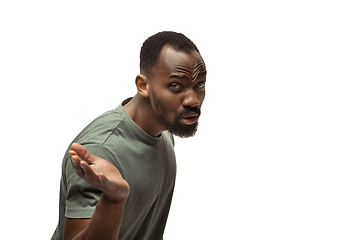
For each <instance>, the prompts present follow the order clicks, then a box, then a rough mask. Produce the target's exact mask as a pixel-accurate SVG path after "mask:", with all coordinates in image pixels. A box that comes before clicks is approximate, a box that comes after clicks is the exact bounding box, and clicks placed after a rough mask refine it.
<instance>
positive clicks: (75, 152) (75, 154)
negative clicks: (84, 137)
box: [69, 143, 130, 202]
mask: <svg viewBox="0 0 360 240" xmlns="http://www.w3.org/2000/svg"><path fill="white" fill-rule="evenodd" d="M71 149H72V150H70V151H69V154H70V156H71V159H72V164H73V167H74V169H75V171H76V173H77V174H78V175H79V176H80V177H81V178H82V179H84V180H85V181H86V182H87V183H89V184H90V185H92V186H93V187H95V188H97V189H99V190H100V191H102V192H103V195H105V197H106V198H108V200H110V201H114V202H117V201H123V200H126V199H127V197H128V195H129V193H130V187H129V184H128V183H127V182H126V181H125V180H124V179H123V178H122V176H121V174H120V172H119V170H118V169H117V168H116V167H115V166H114V165H112V164H111V163H110V162H108V161H106V160H105V159H102V158H99V157H97V156H95V155H93V154H91V153H90V152H89V151H88V150H87V149H86V148H85V147H83V146H82V145H80V144H78V143H73V144H72V145H71Z"/></svg>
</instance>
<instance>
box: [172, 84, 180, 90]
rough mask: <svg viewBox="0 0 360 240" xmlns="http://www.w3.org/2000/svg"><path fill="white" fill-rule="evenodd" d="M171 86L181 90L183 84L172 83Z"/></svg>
mask: <svg viewBox="0 0 360 240" xmlns="http://www.w3.org/2000/svg"><path fill="white" fill-rule="evenodd" d="M170 87H171V88H172V89H173V90H180V89H181V84H179V83H172V84H171V85H170Z"/></svg>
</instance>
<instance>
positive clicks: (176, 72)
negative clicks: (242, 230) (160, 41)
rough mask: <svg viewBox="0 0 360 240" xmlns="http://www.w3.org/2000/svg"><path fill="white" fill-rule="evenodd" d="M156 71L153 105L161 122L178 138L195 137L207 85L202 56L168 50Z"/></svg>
mask: <svg viewBox="0 0 360 240" xmlns="http://www.w3.org/2000/svg"><path fill="white" fill-rule="evenodd" d="M152 70H153V71H152V72H153V74H152V76H151V83H150V88H151V90H150V101H151V105H152V108H153V111H154V114H155V116H156V118H157V120H158V121H160V122H161V123H162V124H163V125H164V126H165V127H166V129H167V130H168V131H169V132H171V133H173V134H174V135H176V136H179V137H184V138H185V137H191V136H193V135H195V133H196V130H197V125H198V118H199V116H200V108H201V105H202V103H203V101H204V98H205V82H206V68H205V63H204V61H203V59H202V58H201V56H200V54H199V53H197V52H196V51H193V52H191V53H185V52H182V51H176V50H174V49H173V48H171V47H170V46H165V47H164V48H163V49H162V51H161V53H160V58H159V60H158V62H157V64H155V66H154V67H153V69H152Z"/></svg>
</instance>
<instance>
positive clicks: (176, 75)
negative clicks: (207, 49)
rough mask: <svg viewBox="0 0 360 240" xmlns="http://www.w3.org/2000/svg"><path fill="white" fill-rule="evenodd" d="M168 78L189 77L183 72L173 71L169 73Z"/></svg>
mask: <svg viewBox="0 0 360 240" xmlns="http://www.w3.org/2000/svg"><path fill="white" fill-rule="evenodd" d="M170 78H177V79H185V78H189V77H188V76H186V75H185V74H181V73H174V74H171V75H170Z"/></svg>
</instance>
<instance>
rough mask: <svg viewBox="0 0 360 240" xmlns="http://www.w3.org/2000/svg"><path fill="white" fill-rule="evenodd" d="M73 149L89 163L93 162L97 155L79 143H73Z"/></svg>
mask: <svg viewBox="0 0 360 240" xmlns="http://www.w3.org/2000/svg"><path fill="white" fill-rule="evenodd" d="M71 149H72V151H74V152H75V153H76V154H77V155H78V156H79V158H81V159H82V160H84V161H86V162H88V163H93V162H94V158H95V156H94V155H92V154H91V153H90V152H89V151H88V150H87V149H86V148H85V147H84V146H82V145H80V144H79V143H73V144H72V145H71ZM72 151H70V152H69V153H70V155H71V152H72Z"/></svg>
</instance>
